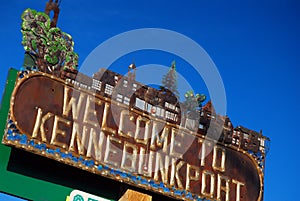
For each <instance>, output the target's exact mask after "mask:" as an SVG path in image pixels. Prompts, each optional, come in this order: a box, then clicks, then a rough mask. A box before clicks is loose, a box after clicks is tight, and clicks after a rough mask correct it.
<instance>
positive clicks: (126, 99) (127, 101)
mask: <svg viewBox="0 0 300 201" xmlns="http://www.w3.org/2000/svg"><path fill="white" fill-rule="evenodd" d="M129 101H130V99H129V98H128V97H126V96H125V97H124V101H123V103H124V104H126V105H129Z"/></svg>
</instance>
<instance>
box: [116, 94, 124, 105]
mask: <svg viewBox="0 0 300 201" xmlns="http://www.w3.org/2000/svg"><path fill="white" fill-rule="evenodd" d="M117 101H119V102H121V103H122V101H123V96H122V95H121V94H118V95H117Z"/></svg>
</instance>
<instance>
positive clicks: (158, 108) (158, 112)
mask: <svg viewBox="0 0 300 201" xmlns="http://www.w3.org/2000/svg"><path fill="white" fill-rule="evenodd" d="M160 112H161V108H160V107H156V115H157V116H160Z"/></svg>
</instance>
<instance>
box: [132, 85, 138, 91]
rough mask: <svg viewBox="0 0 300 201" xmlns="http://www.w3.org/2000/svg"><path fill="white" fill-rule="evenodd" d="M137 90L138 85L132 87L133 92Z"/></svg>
mask: <svg viewBox="0 0 300 201" xmlns="http://www.w3.org/2000/svg"><path fill="white" fill-rule="evenodd" d="M136 88H137V84H135V83H134V84H133V85H132V90H133V91H136Z"/></svg>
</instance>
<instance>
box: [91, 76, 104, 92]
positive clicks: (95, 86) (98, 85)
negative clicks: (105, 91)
mask: <svg viewBox="0 0 300 201" xmlns="http://www.w3.org/2000/svg"><path fill="white" fill-rule="evenodd" d="M101 84H102V83H101V81H99V80H95V79H93V83H92V88H93V89H96V90H98V91H101Z"/></svg>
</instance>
